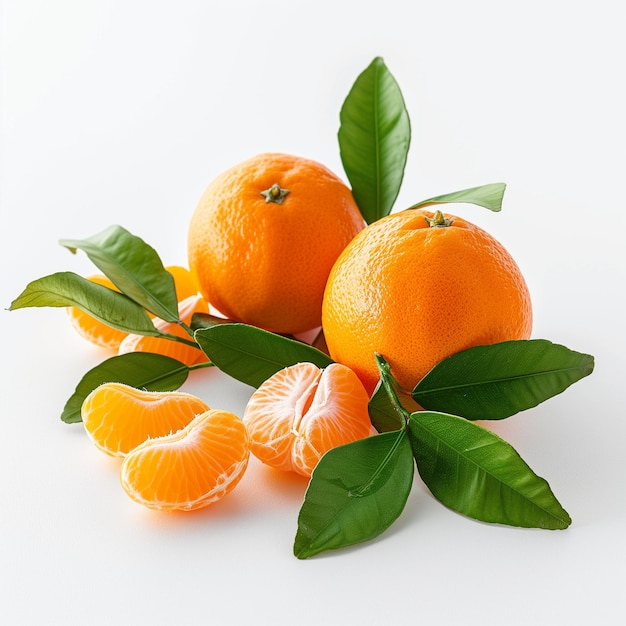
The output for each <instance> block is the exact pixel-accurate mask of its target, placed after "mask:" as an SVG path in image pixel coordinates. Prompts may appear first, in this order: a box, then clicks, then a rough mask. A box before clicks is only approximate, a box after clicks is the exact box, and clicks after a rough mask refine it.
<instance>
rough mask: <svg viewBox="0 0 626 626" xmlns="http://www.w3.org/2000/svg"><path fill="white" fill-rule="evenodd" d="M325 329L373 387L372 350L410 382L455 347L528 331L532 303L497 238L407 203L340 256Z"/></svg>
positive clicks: (338, 352) (340, 357) (339, 353)
mask: <svg viewBox="0 0 626 626" xmlns="http://www.w3.org/2000/svg"><path fill="white" fill-rule="evenodd" d="M322 326H323V330H324V335H325V339H326V343H327V346H328V349H329V352H330V355H331V357H332V358H333V359H334V360H335V361H338V362H340V363H344V364H345V365H347V366H348V367H350V368H352V369H353V370H354V371H355V372H356V373H357V374H358V376H359V377H360V379H361V380H362V381H363V384H364V385H365V387H366V389H367V390H368V392H370V393H371V392H372V391H373V390H374V388H375V386H376V384H377V382H378V378H379V375H378V369H377V366H376V362H375V359H374V354H375V353H379V354H381V355H382V356H383V357H384V358H385V359H386V360H387V361H388V362H389V364H390V366H391V373H392V375H393V376H394V377H395V378H396V380H397V381H398V382H399V384H400V385H401V386H402V387H404V388H406V389H412V388H413V387H414V386H415V385H416V384H417V382H418V381H419V380H420V379H421V378H422V377H423V376H424V375H425V374H426V373H427V372H428V371H429V370H430V369H431V368H432V367H433V366H434V365H436V364H437V363H438V362H439V361H441V360H442V359H444V358H445V357H448V356H450V355H451V354H453V353H456V352H459V351H461V350H463V349H465V348H470V347H473V346H477V345H481V344H491V343H497V342H500V341H506V340H510V339H526V338H528V337H529V336H530V333H531V329H532V307H531V300H530V295H529V291H528V287H527V285H526V282H525V280H524V277H523V276H522V273H521V271H520V269H519V267H518V266H517V264H516V263H515V261H514V260H513V258H512V257H511V255H510V254H509V253H508V252H507V250H505V248H504V247H503V246H502V245H501V244H500V243H499V242H498V241H496V240H495V239H494V238H493V237H492V236H491V235H489V234H488V233H487V232H485V231H484V230H482V229H481V228H479V227H478V226H475V225H474V224H471V223H470V222H468V221H466V220H463V219H461V218H459V217H454V216H448V217H447V218H446V217H445V216H444V215H443V214H442V213H441V212H440V211H438V212H436V213H435V214H433V213H432V212H430V211H426V210H423V209H407V210H406V211H402V212H400V213H395V214H391V215H389V216H387V217H384V218H382V219H380V220H378V221H377V222H374V223H373V224H371V225H369V226H368V227H367V228H366V229H365V230H364V231H363V232H361V233H360V234H359V235H357V236H356V237H355V238H354V240H353V241H352V242H351V243H350V244H349V245H348V246H347V248H346V249H345V250H344V252H343V253H342V254H341V256H340V257H339V259H338V260H337V262H336V264H335V265H334V267H333V269H332V271H331V274H330V276H329V279H328V284H327V286H326V291H325V295H324V304H323V313H322Z"/></svg>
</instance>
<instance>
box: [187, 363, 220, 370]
mask: <svg viewBox="0 0 626 626" xmlns="http://www.w3.org/2000/svg"><path fill="white" fill-rule="evenodd" d="M187 367H188V368H189V371H191V370H200V369H204V368H205V367H215V364H214V363H212V362H211V361H202V362H200V363H195V364H194V365H188V366H187Z"/></svg>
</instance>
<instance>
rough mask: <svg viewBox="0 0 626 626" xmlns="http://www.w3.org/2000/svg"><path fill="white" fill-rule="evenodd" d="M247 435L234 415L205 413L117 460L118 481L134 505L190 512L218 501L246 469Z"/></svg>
mask: <svg viewBox="0 0 626 626" xmlns="http://www.w3.org/2000/svg"><path fill="white" fill-rule="evenodd" d="M249 457H250V448H249V446H248V434H247V432H246V429H245V427H244V425H243V423H242V421H241V419H240V418H239V417H238V416H237V415H235V414H234V413H230V412H228V411H221V410H216V409H211V410H209V411H206V412H205V413H202V414H200V415H198V416H196V417H195V418H194V419H193V420H192V421H191V422H190V423H189V424H187V426H185V427H184V428H181V429H180V430H179V431H178V432H176V433H174V434H171V435H166V436H164V437H157V438H155V439H147V440H146V441H145V442H144V443H142V444H140V445H139V446H137V447H136V448H134V449H133V450H131V451H130V452H129V453H128V454H127V455H126V456H125V457H124V461H123V462H122V467H121V470H120V481H121V483H122V487H123V488H124V491H126V493H127V494H128V495H129V496H130V497H131V498H132V499H133V500H135V501H136V502H138V503H140V504H143V505H144V506H146V507H148V508H150V509H156V510H159V511H177V510H180V511H192V510H195V509H199V508H201V507H205V506H207V505H209V504H211V503H212V502H215V501H217V500H219V499H220V498H223V497H224V496H225V495H226V494H227V493H229V492H230V491H232V490H233V489H234V488H235V486H236V485H237V484H238V483H239V481H240V480H241V478H242V477H243V475H244V472H245V470H246V468H247V466H248V459H249Z"/></svg>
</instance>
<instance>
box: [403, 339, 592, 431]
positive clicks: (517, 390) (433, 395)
mask: <svg viewBox="0 0 626 626" xmlns="http://www.w3.org/2000/svg"><path fill="white" fill-rule="evenodd" d="M593 367H594V359H593V357H592V356H590V355H588V354H581V353H580V352H574V351H573V350H570V349H569V348H566V347H565V346H561V345H559V344H554V343H551V342H550V341H547V340H545V339H529V340H523V339H522V340H519V341H505V342H502V343H496V344H492V345H489V346H478V347H475V348H469V349H468V350H464V351H462V352H458V353H457V354H454V355H452V356H450V357H448V358H447V359H444V360H443V361H441V362H440V363H439V364H438V365H436V366H435V367H434V368H433V369H432V370H431V371H430V372H428V374H426V376H424V378H422V380H421V381H420V382H419V383H418V384H417V385H416V387H415V389H414V390H413V398H414V400H415V401H416V402H417V403H418V404H419V405H420V406H422V407H423V408H425V409H429V410H433V411H442V412H445V413H453V414H455V415H462V416H463V417H466V418H467V419H502V418H505V417H509V416H510V415H514V414H515V413H518V412H519V411H523V410H525V409H529V408H531V407H534V406H536V405H538V404H539V403H540V402H543V401H544V400H547V399H548V398H551V397H552V396H555V395H557V394H559V393H561V392H563V391H565V389H567V387H569V386H570V385H572V384H573V383H575V382H576V381H578V380H580V379H581V378H584V377H585V376H588V375H589V374H591V372H592V371H593Z"/></svg>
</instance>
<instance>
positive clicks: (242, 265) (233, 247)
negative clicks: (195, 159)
mask: <svg viewBox="0 0 626 626" xmlns="http://www.w3.org/2000/svg"><path fill="white" fill-rule="evenodd" d="M364 226H365V222H364V220H363V218H362V217H361V214H360V212H359V209H358V207H357V205H356V203H355V201H354V198H353V197H352V192H351V191H350V189H349V188H348V187H347V186H346V185H345V184H344V183H343V182H342V181H341V180H340V179H339V178H338V177H337V176H336V175H335V174H333V173H332V172H331V171H330V170H329V169H327V168H326V167H325V166H324V165H321V164H320V163H317V162H315V161H312V160H309V159H304V158H300V157H296V156H291V155H286V154H278V153H264V154H260V155H258V156H255V157H253V158H251V159H249V160H247V161H244V162H243V163H240V164H238V165H236V166H234V167H232V168H230V169H229V170H227V171H225V172H223V173H222V174H220V175H219V176H218V177H217V178H216V179H215V180H213V182H211V184H210V185H209V186H208V188H207V189H206V191H205V192H204V194H203V195H202V197H201V199H200V202H199V203H198V206H197V207H196V209H195V211H194V213H193V216H192V218H191V222H190V225H189V234H188V252H189V266H190V268H191V270H192V272H193V273H194V275H195V277H196V279H197V282H198V284H199V286H200V289H201V292H202V293H203V294H204V296H205V298H206V299H207V300H208V301H209V302H210V303H211V304H212V305H213V306H214V307H215V308H216V309H217V310H218V311H219V312H220V313H222V314H223V315H225V316H226V317H228V318H231V319H233V320H236V321H240V322H245V323H247V324H252V325H254V326H258V327H261V328H264V329H266V330H270V331H273V332H278V333H298V332H303V331H307V330H310V329H312V328H316V327H319V326H320V324H321V313H322V297H323V293H324V287H325V285H326V279H327V278H328V273H329V272H330V268H331V267H332V265H333V263H334V262H335V260H336V259H337V257H338V256H339V254H340V253H341V251H342V250H343V249H344V248H345V246H346V245H347V244H348V243H349V242H350V241H351V239H352V238H353V237H354V236H355V235H356V234H357V233H358V232H359V231H360V230H362V229H363V228H364Z"/></svg>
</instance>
